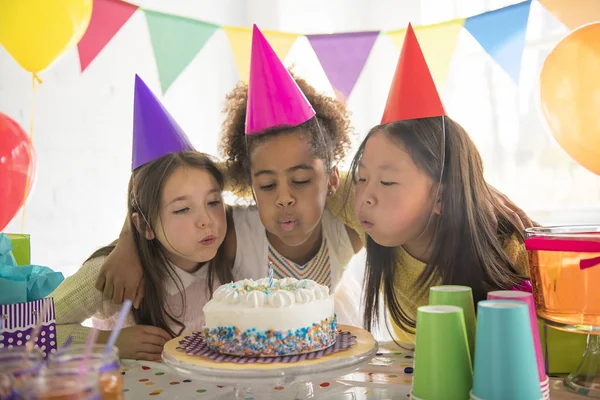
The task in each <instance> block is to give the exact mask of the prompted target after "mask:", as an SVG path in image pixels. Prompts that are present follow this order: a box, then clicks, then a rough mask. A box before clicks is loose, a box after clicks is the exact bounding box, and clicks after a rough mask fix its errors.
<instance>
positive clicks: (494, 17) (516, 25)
mask: <svg viewBox="0 0 600 400" xmlns="http://www.w3.org/2000/svg"><path fill="white" fill-rule="evenodd" d="M530 8H531V1H524V2H522V3H518V4H515V5H512V6H508V7H504V8H501V9H499V10H495V11H490V12H486V13H483V14H479V15H475V16H474V17H470V18H467V20H466V22H465V29H466V30H467V31H469V33H470V34H471V35H472V36H473V37H474V38H475V40H477V41H478V42H479V44H480V45H481V47H483V49H484V50H485V51H486V52H487V53H488V54H489V55H490V56H491V57H492V58H493V59H494V61H496V63H498V65H500V67H502V69H504V71H506V73H507V74H508V75H509V76H510V77H511V79H512V80H513V81H514V82H515V83H517V84H518V83H519V74H520V72H521V59H522V57H523V48H524V47H525V33H526V31H527V21H528V20H529V9H530Z"/></svg>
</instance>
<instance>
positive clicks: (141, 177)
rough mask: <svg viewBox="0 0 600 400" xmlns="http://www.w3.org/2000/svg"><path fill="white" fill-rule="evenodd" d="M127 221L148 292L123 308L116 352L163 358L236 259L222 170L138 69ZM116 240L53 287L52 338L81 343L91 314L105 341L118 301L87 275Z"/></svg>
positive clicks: (194, 322)
mask: <svg viewBox="0 0 600 400" xmlns="http://www.w3.org/2000/svg"><path fill="white" fill-rule="evenodd" d="M132 150H133V151H132V153H133V154H132V173H131V179H130V182H129V189H128V196H127V197H128V203H127V209H128V213H127V220H126V225H127V226H128V227H129V232H131V238H132V242H133V248H134V250H133V251H134V252H135V254H136V255H137V257H138V259H139V262H140V264H141V269H142V270H143V272H144V276H143V279H142V280H141V285H143V286H144V287H145V291H146V293H151V295H149V296H146V297H145V298H144V299H143V300H142V301H141V304H139V306H138V307H137V308H136V309H133V310H132V311H131V313H130V315H129V316H128V317H127V320H126V323H125V328H124V329H123V330H122V331H121V332H120V335H119V337H118V339H117V342H116V345H117V347H118V348H119V352H120V356H121V357H123V358H134V359H146V360H160V358H161V353H162V347H163V345H164V343H165V342H166V341H167V340H169V339H171V337H173V336H176V335H179V334H181V333H184V332H192V331H195V330H198V329H201V328H202V327H203V325H204V314H203V311H202V307H203V305H204V304H205V303H206V302H208V300H209V299H210V297H211V293H212V290H213V289H216V287H217V286H219V285H220V284H221V283H225V282H229V281H231V280H232V273H231V266H232V263H233V260H230V259H229V258H228V257H227V256H226V252H225V246H224V245H223V242H224V241H225V237H226V235H227V232H228V223H227V215H226V207H225V205H224V203H223V201H222V199H221V191H222V189H223V186H224V177H223V175H222V173H221V172H220V170H219V169H218V167H217V165H216V164H215V163H214V162H213V161H211V160H210V158H209V157H207V156H206V155H204V154H202V153H199V152H197V151H195V150H193V147H192V145H191V144H190V142H189V140H188V138H187V136H186V135H185V133H184V132H183V130H182V129H181V128H180V127H179V125H178V124H177V122H175V120H174V119H173V118H172V117H171V115H170V114H169V113H168V111H167V110H166V109H165V108H164V107H163V106H162V104H160V102H159V101H158V99H157V98H156V97H155V96H154V94H153V93H152V92H151V91H150V89H149V88H148V87H147V86H146V84H145V83H144V82H143V81H142V80H141V79H140V78H139V77H136V83H135V99H134V123H133V146H132ZM116 245H117V241H115V242H114V243H112V244H111V245H109V246H106V247H103V248H101V249H99V250H97V251H96V252H94V253H93V254H92V255H91V256H90V257H89V258H88V259H87V260H86V262H85V263H84V264H83V265H82V267H81V268H80V269H79V270H78V271H77V272H76V273H75V274H74V275H72V276H70V277H69V278H67V279H65V281H64V282H62V284H61V285H60V286H59V287H58V288H57V289H56V290H55V291H54V292H53V293H51V294H50V297H53V298H54V303H55V309H56V310H55V311H56V322H57V342H58V346H59V347H60V346H61V345H62V344H63V343H64V342H65V340H66V339H67V337H69V336H70V337H72V339H73V342H74V343H85V342H86V340H87V336H88V335H89V333H90V329H89V328H86V327H84V326H81V323H82V322H83V321H85V320H86V319H88V318H93V320H92V321H93V324H94V325H95V326H96V327H97V328H99V329H100V330H101V331H100V334H99V335H98V342H99V343H105V342H106V340H107V339H108V336H109V334H110V331H111V330H112V328H113V327H114V325H115V320H116V317H117V315H118V313H119V311H120V307H118V306H116V305H114V304H110V303H109V302H106V301H104V300H103V298H102V294H101V293H100V292H98V291H97V290H96V289H95V287H94V284H95V282H96V279H97V277H98V275H99V271H100V269H101V267H102V266H103V265H104V264H105V262H106V260H107V259H108V257H110V255H111V254H112V253H113V250H114V249H115V246H116Z"/></svg>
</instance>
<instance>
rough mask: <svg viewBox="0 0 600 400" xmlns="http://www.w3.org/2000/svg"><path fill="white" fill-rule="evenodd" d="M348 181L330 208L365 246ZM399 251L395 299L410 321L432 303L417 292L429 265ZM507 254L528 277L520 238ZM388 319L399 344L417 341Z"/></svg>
mask: <svg viewBox="0 0 600 400" xmlns="http://www.w3.org/2000/svg"><path fill="white" fill-rule="evenodd" d="M347 178H348V177H344V179H342V185H341V186H340V190H338V192H337V193H336V194H335V195H333V196H330V197H329V199H328V201H327V208H328V209H329V210H330V211H331V213H332V214H333V215H334V216H335V217H337V218H339V219H340V220H341V221H342V222H344V223H345V224H346V225H348V226H349V227H351V228H352V229H354V230H355V231H356V232H358V233H359V234H360V237H361V239H362V241H363V244H365V243H366V233H365V232H364V230H363V229H362V227H361V225H360V222H359V221H358V219H357V218H356V216H355V214H354V187H353V186H352V185H351V186H347V182H349V181H346V179H347ZM396 251H397V256H396V260H397V262H396V268H398V272H399V273H398V274H397V277H398V278H397V279H396V282H395V290H396V297H397V299H398V301H399V302H400V303H401V304H400V305H401V307H402V309H403V310H405V311H406V312H407V314H408V315H409V316H410V317H411V318H413V319H416V317H417V308H418V307H420V306H423V305H427V303H428V302H429V291H428V290H427V291H419V290H417V289H416V288H417V285H416V282H417V279H418V278H419V276H420V275H421V273H422V272H423V271H424V270H425V265H426V264H425V263H423V262H421V261H419V260H417V259H416V258H414V257H412V256H411V255H410V254H408V253H407V252H406V251H405V250H404V248H403V247H402V246H398V247H397V248H396ZM504 251H505V252H506V254H507V256H508V257H509V258H510V259H511V261H512V262H513V263H514V264H515V266H516V267H517V269H518V270H519V271H520V272H521V273H522V274H524V275H526V276H529V272H528V270H529V267H528V265H529V263H528V258H527V251H526V250H525V245H524V243H523V242H522V241H521V240H519V239H518V237H517V236H513V237H511V238H510V239H508V240H506V241H505V243H504ZM437 284H439V283H437ZM434 285H436V283H434ZM387 320H388V321H389V323H388V326H389V325H392V326H391V328H392V329H393V331H394V335H395V339H396V341H398V342H406V343H412V342H414V335H411V334H409V333H407V332H405V331H403V330H402V329H401V328H400V327H398V326H396V325H395V324H394V323H393V322H392V321H391V318H389V317H387Z"/></svg>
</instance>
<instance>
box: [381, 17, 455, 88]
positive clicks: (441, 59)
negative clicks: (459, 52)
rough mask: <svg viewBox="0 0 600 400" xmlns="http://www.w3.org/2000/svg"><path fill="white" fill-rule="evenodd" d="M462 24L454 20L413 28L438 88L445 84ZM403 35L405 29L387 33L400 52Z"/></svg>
mask: <svg viewBox="0 0 600 400" xmlns="http://www.w3.org/2000/svg"><path fill="white" fill-rule="evenodd" d="M464 23H465V20H464V19H455V20H452V21H447V22H442V23H439V24H435V25H424V26H417V27H416V28H415V35H417V39H418V40H419V44H420V46H421V50H422V51H423V55H424V56H425V61H427V65H428V66H429V70H430V71H431V75H432V76H433V80H434V82H435V83H436V86H437V87H438V88H441V87H443V86H444V83H445V82H446V78H447V76H448V69H449V67H450V62H451V61H452V56H453V55H454V50H455V49H456V44H457V43H458V36H459V35H460V32H461V31H462V28H463V25H464ZM405 34H406V29H400V30H397V31H391V32H387V35H388V36H389V37H390V39H392V42H394V44H395V45H396V47H398V50H402V44H403V43H404V36H405Z"/></svg>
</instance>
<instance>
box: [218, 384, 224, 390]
mask: <svg viewBox="0 0 600 400" xmlns="http://www.w3.org/2000/svg"><path fill="white" fill-rule="evenodd" d="M217 387H218V388H219V389H223V388H224V387H225V386H221V385H217Z"/></svg>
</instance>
